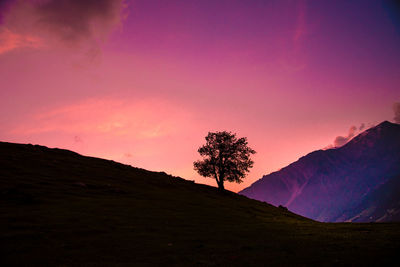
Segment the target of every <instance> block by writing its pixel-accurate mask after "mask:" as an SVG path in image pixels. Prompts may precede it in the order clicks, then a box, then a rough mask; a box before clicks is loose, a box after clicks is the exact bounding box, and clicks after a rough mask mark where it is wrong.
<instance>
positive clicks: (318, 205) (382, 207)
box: [240, 121, 400, 222]
mask: <svg viewBox="0 0 400 267" xmlns="http://www.w3.org/2000/svg"><path fill="white" fill-rule="evenodd" d="M240 194H242V195H245V196H248V197H250V198H253V199H257V200H261V201H266V202H268V203H271V204H273V205H276V206H277V205H283V206H287V207H288V208H289V210H291V211H293V212H295V213H297V214H301V215H303V216H306V217H308V218H312V219H315V220H319V221H325V222H335V221H358V222H373V221H399V220H400V197H399V195H400V125H399V124H394V123H390V122H387V121H385V122H383V123H381V124H379V125H378V126H376V127H373V128H370V129H368V130H366V131H365V132H363V133H361V134H360V135H358V136H356V137H355V138H353V139H352V140H351V141H350V142H348V143H347V144H346V145H344V146H343V147H340V148H336V149H329V150H325V151H323V150H319V151H315V152H312V153H310V154H308V155H306V156H305V157H302V158H300V159H299V160H298V161H296V162H294V163H292V164H290V165H289V166H287V167H285V168H283V169H281V170H280V171H278V172H274V173H271V174H269V175H266V176H264V177H263V178H262V179H260V180H258V181H257V182H255V183H253V184H252V185H251V186H250V187H248V188H246V189H244V190H243V191H241V192H240Z"/></svg>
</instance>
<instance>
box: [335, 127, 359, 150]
mask: <svg viewBox="0 0 400 267" xmlns="http://www.w3.org/2000/svg"><path fill="white" fill-rule="evenodd" d="M357 132H358V128H357V127H356V126H354V125H353V126H351V127H350V129H349V132H348V134H347V136H337V137H336V138H335V141H334V142H333V145H334V146H335V147H341V146H343V145H345V144H346V143H347V142H349V141H350V140H351V139H352V138H353V137H354V135H355V134H356V133H357Z"/></svg>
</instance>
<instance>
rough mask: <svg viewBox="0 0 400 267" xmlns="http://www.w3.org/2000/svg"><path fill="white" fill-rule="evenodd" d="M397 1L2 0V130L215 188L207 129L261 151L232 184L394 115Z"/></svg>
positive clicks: (398, 88) (4, 137)
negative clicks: (202, 171) (206, 170)
mask: <svg viewBox="0 0 400 267" xmlns="http://www.w3.org/2000/svg"><path fill="white" fill-rule="evenodd" d="M399 10H400V5H398V4H396V2H395V1H390V0H388V1H376V0H374V1H369V0H360V1H341V0H338V1H317V0H315V1H311V0H310V1H306V0H297V1H295V0H275V1H273V0H271V1H264V0H262V1H261V0H246V1H245V0H241V1H239V0H225V1H224V0H176V1H173V0H171V1H161V0H159V1H156V0H131V1H128V0H125V1H124V0H85V1H78V0H0V140H1V141H7V142H17V143H32V144H40V145H45V146H49V147H58V148H65V149H69V150H73V151H76V152H78V153H81V154H83V155H89V156H95V157H101V158H107V159H112V160H115V161H119V162H122V163H125V164H130V165H132V166H135V167H140V168H145V169H149V170H153V171H165V172H166V173H169V174H172V175H176V176H181V177H183V178H185V179H188V180H195V181H196V182H198V183H206V184H210V185H214V186H215V185H216V183H215V181H213V180H212V179H209V178H207V179H206V178H202V177H200V176H199V175H198V174H196V172H195V171H194V170H193V162H194V161H195V160H198V159H200V156H199V155H198V153H197V149H198V147H199V146H201V145H202V144H204V143H205V140H204V137H205V136H206V135H207V133H208V132H209V131H222V130H227V131H232V132H234V133H237V135H238V136H239V137H247V138H248V141H249V146H250V147H252V148H253V149H254V150H256V151H257V154H255V155H254V157H253V158H254V161H255V164H254V168H253V169H251V172H250V173H249V175H248V177H247V178H246V179H245V180H244V182H243V183H241V184H234V183H232V184H231V183H229V184H226V188H227V189H229V190H232V191H235V192H237V191H239V190H241V189H244V188H245V187H247V186H249V185H250V184H252V183H253V182H255V181H256V180H258V179H260V178H261V177H262V176H263V175H266V174H269V173H271V172H273V171H277V170H279V169H280V168H282V167H285V166H286V165H288V164H290V163H291V162H293V161H296V160H297V159H298V158H299V157H301V156H304V155H306V154H307V153H310V152H312V151H314V150H317V149H325V148H330V147H338V146H341V145H343V144H345V143H346V142H347V141H348V140H350V139H351V138H352V137H353V136H355V135H357V134H358V133H359V132H361V131H362V130H365V129H367V128H368V127H371V126H373V125H376V124H378V123H380V122H382V121H384V120H389V121H392V122H395V121H397V122H398V123H400V115H399V114H400V104H399V102H400V49H399V48H400V13H399Z"/></svg>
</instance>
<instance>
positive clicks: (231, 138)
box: [193, 131, 256, 191]
mask: <svg viewBox="0 0 400 267" xmlns="http://www.w3.org/2000/svg"><path fill="white" fill-rule="evenodd" d="M205 139H206V141H207V142H206V144H205V145H203V146H201V147H200V148H199V149H198V152H199V153H200V155H201V156H202V157H203V160H198V161H195V162H194V163H193V165H194V169H195V170H196V171H197V172H198V173H199V174H200V175H201V176H204V177H210V178H214V179H215V180H216V181H217V184H218V188H219V189H220V190H222V191H224V181H229V182H237V183H241V182H242V181H243V180H242V179H243V178H244V177H245V176H246V174H247V173H248V172H249V169H250V168H252V167H253V164H254V162H253V161H252V160H251V158H250V156H251V154H254V153H256V152H255V151H254V150H253V149H251V148H250V147H248V146H247V144H248V143H247V138H246V137H242V138H237V137H236V134H234V133H231V132H226V131H223V132H214V133H213V132H209V133H208V135H207V136H206V138H205Z"/></svg>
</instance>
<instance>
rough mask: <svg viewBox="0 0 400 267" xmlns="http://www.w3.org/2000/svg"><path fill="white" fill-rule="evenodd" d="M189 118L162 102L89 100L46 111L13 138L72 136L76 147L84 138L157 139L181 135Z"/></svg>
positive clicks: (172, 106) (32, 118)
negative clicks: (180, 132) (51, 134)
mask: <svg viewBox="0 0 400 267" xmlns="http://www.w3.org/2000/svg"><path fill="white" fill-rule="evenodd" d="M189 116H190V115H189V114H188V112H187V111H185V110H182V109H180V108H178V107H175V106H174V105H172V104H170V103H167V102H165V101H161V100H151V99H147V100H140V101H125V100H120V99H101V98H100V99H88V100H85V101H82V102H81V103H77V104H73V105H67V106H63V107H58V108H54V109H45V110H43V111H42V112H39V113H37V114H34V115H32V117H30V118H29V122H27V123H24V124H23V125H20V126H18V127H16V128H14V129H12V130H11V131H10V134H12V135H46V134H49V133H59V134H69V135H74V136H75V137H74V142H75V143H78V142H81V141H82V139H81V138H80V136H81V135H85V136H87V135H90V136H95V135H100V136H104V137H107V136H108V137H112V138H117V139H118V138H123V137H128V138H133V139H137V140H144V139H156V138H159V137H163V136H167V135H169V134H172V133H176V132H178V131H180V129H181V128H182V127H183V126H182V125H184V123H187V122H188V119H189ZM182 123H183V124H182Z"/></svg>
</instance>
